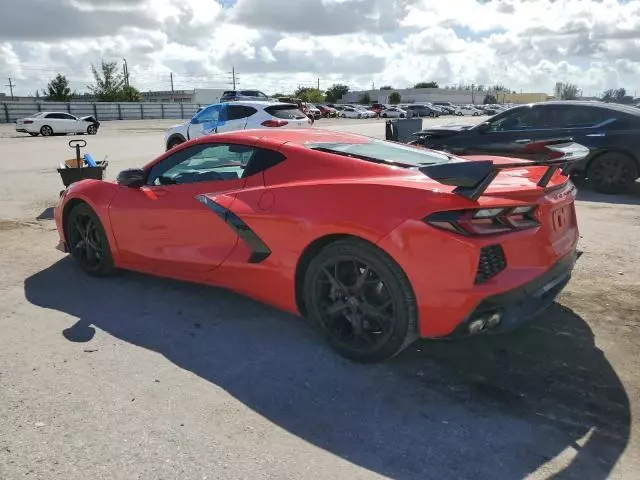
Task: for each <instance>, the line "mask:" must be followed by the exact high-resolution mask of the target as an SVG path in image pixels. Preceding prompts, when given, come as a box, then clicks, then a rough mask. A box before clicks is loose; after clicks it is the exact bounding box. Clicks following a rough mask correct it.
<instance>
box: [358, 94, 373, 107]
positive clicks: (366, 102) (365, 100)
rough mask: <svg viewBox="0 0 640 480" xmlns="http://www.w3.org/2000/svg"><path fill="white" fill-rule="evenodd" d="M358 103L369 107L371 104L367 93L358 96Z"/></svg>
mask: <svg viewBox="0 0 640 480" xmlns="http://www.w3.org/2000/svg"><path fill="white" fill-rule="evenodd" d="M358 103H361V104H362V105H369V104H370V103H371V96H370V95H369V92H364V93H363V94H362V95H360V99H359V100H358Z"/></svg>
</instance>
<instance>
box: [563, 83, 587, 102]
mask: <svg viewBox="0 0 640 480" xmlns="http://www.w3.org/2000/svg"><path fill="white" fill-rule="evenodd" d="M581 94H582V92H581V91H580V89H579V88H578V86H577V85H575V84H573V83H564V84H562V88H561V89H560V98H561V99H562V100H576V99H577V98H578V97H579V96H580V95H581Z"/></svg>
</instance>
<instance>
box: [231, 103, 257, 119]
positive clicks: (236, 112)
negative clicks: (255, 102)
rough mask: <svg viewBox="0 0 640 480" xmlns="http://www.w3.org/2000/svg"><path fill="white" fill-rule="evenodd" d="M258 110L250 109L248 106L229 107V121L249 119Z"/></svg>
mask: <svg viewBox="0 0 640 480" xmlns="http://www.w3.org/2000/svg"><path fill="white" fill-rule="evenodd" d="M257 111H258V110H256V109H255V108H253V107H248V106H246V105H229V106H228V107H227V120H240V119H242V118H247V117H250V116H251V115H253V114H254V113H256V112H257Z"/></svg>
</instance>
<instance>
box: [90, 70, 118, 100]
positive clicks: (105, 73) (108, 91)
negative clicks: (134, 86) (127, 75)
mask: <svg viewBox="0 0 640 480" xmlns="http://www.w3.org/2000/svg"><path fill="white" fill-rule="evenodd" d="M91 73H92V74H93V78H94V79H95V82H96V83H95V85H88V86H87V87H88V88H89V90H90V91H91V93H93V94H94V95H95V96H96V98H97V100H98V101H100V102H117V101H118V100H121V99H122V94H123V92H122V90H123V88H124V86H125V81H124V77H123V75H122V73H120V68H119V67H118V62H105V61H104V60H102V62H101V64H100V71H98V69H97V68H96V67H95V65H93V64H91Z"/></svg>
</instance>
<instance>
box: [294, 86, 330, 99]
mask: <svg viewBox="0 0 640 480" xmlns="http://www.w3.org/2000/svg"><path fill="white" fill-rule="evenodd" d="M294 96H295V97H296V98H299V99H300V100H302V101H303V102H309V103H322V102H323V101H324V95H322V92H321V91H320V90H318V89H317V88H308V87H302V88H299V89H297V90H296V91H295V93H294Z"/></svg>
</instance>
